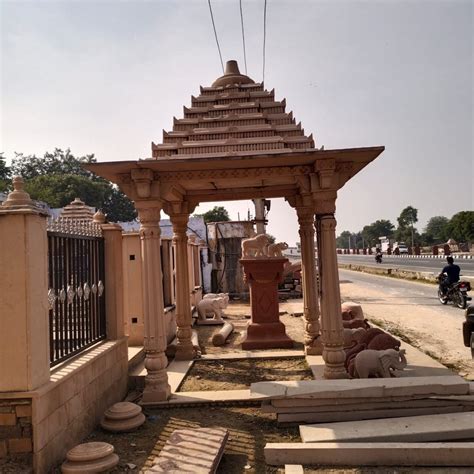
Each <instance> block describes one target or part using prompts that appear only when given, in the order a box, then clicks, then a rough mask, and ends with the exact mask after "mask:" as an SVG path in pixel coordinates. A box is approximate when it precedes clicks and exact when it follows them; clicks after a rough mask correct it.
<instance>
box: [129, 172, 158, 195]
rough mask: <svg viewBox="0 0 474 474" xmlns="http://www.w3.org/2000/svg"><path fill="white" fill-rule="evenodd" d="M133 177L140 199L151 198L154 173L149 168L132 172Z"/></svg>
mask: <svg viewBox="0 0 474 474" xmlns="http://www.w3.org/2000/svg"><path fill="white" fill-rule="evenodd" d="M130 174H131V177H132V180H133V182H134V183H135V189H136V192H137V196H138V197H139V198H148V197H151V183H152V181H153V171H152V170H150V169H147V168H143V169H142V168H138V169H132V170H131V173H130Z"/></svg>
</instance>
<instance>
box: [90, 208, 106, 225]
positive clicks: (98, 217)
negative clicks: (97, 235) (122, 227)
mask: <svg viewBox="0 0 474 474" xmlns="http://www.w3.org/2000/svg"><path fill="white" fill-rule="evenodd" d="M92 221H93V222H95V223H96V224H105V222H106V218H105V214H104V213H103V212H102V210H101V209H99V210H98V211H97V212H96V213H95V214H94V217H93V218H92Z"/></svg>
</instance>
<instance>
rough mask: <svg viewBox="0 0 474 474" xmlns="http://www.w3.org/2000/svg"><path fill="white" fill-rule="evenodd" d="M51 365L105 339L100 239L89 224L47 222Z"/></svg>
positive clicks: (81, 222)
mask: <svg viewBox="0 0 474 474" xmlns="http://www.w3.org/2000/svg"><path fill="white" fill-rule="evenodd" d="M48 266H49V272H48V273H49V291H48V303H49V337H50V343H49V346H50V365H51V366H54V365H56V364H58V363H60V362H62V361H64V360H66V359H68V358H69V357H72V356H73V355H75V354H77V353H79V352H81V351H82V350H84V349H86V348H87V347H89V346H91V345H92V344H94V343H96V342H98V341H100V340H102V339H105V338H106V324H105V295H104V291H105V286H104V239H103V237H102V230H101V228H100V226H99V225H98V224H96V223H94V222H91V221H85V220H79V219H63V218H59V219H56V220H51V221H49V222H48Z"/></svg>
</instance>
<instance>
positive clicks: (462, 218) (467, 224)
mask: <svg viewBox="0 0 474 474" xmlns="http://www.w3.org/2000/svg"><path fill="white" fill-rule="evenodd" d="M447 233H448V235H449V237H448V238H451V237H452V238H453V239H454V240H456V241H457V242H473V241H474V211H461V212H458V213H457V214H454V216H453V217H451V219H450V221H449V224H448V226H447Z"/></svg>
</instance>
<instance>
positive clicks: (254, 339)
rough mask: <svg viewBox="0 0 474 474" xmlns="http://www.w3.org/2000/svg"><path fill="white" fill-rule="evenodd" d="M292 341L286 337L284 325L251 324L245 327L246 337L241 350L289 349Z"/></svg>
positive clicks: (277, 323)
mask: <svg viewBox="0 0 474 474" xmlns="http://www.w3.org/2000/svg"><path fill="white" fill-rule="evenodd" d="M292 347H293V340H292V339H290V338H289V337H288V336H287V335H286V331H285V325H284V324H283V323H281V322H276V323H262V324H259V323H252V322H250V323H249V325H248V327H247V336H246V337H245V339H244V341H243V342H242V349H245V350H247V349H291V348H292Z"/></svg>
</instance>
